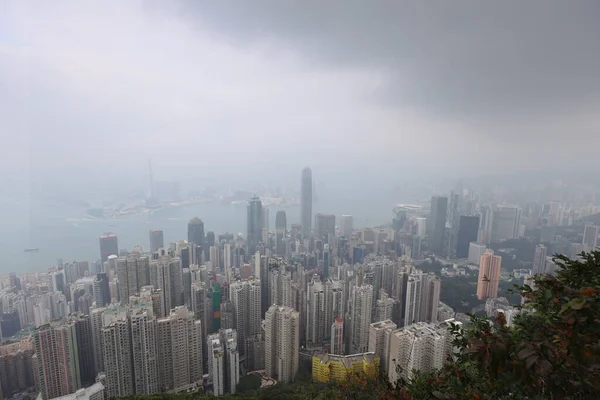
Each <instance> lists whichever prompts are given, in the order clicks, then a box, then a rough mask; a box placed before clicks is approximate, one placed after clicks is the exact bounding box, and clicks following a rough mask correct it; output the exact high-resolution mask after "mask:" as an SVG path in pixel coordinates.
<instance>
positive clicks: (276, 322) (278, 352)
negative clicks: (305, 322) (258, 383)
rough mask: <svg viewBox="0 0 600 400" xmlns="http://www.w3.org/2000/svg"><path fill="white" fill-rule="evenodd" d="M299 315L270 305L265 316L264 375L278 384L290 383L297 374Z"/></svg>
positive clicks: (291, 310) (284, 308)
mask: <svg viewBox="0 0 600 400" xmlns="http://www.w3.org/2000/svg"><path fill="white" fill-rule="evenodd" d="M299 349H300V314H299V313H298V312H297V311H294V309H292V308H290V307H282V306H277V305H272V306H271V307H270V308H269V310H267V312H266V314H265V373H266V375H267V376H270V377H272V378H274V379H276V380H278V381H279V382H292V381H293V380H294V378H295V377H296V374H297V373H298V365H299V361H300V357H299Z"/></svg>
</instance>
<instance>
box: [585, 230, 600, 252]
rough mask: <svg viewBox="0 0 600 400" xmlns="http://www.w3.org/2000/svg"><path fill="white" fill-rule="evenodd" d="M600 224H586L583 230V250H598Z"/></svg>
mask: <svg viewBox="0 0 600 400" xmlns="http://www.w3.org/2000/svg"><path fill="white" fill-rule="evenodd" d="M599 230H600V226H595V225H586V226H585V229H584V231H583V242H582V243H583V251H585V252H589V251H593V250H597V249H596V247H598V233H599Z"/></svg>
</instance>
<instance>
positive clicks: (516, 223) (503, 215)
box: [491, 206, 521, 242]
mask: <svg viewBox="0 0 600 400" xmlns="http://www.w3.org/2000/svg"><path fill="white" fill-rule="evenodd" d="M520 225H521V210H520V209H519V208H518V207H512V206H498V207H496V209H495V210H494V212H493V217H492V235H491V241H492V242H500V241H502V240H507V239H512V238H516V237H517V236H518V235H519V227H520Z"/></svg>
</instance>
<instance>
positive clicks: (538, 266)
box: [531, 244, 547, 275]
mask: <svg viewBox="0 0 600 400" xmlns="http://www.w3.org/2000/svg"><path fill="white" fill-rule="evenodd" d="M546 252H547V249H546V246H544V245H543V244H538V245H537V246H535V253H534V255H533V269H532V271H531V272H532V273H533V275H537V274H543V273H545V272H546Z"/></svg>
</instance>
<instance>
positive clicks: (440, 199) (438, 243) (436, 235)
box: [426, 196, 448, 254]
mask: <svg viewBox="0 0 600 400" xmlns="http://www.w3.org/2000/svg"><path fill="white" fill-rule="evenodd" d="M447 211H448V198H447V197H444V196H433V197H431V211H430V213H429V220H428V221H427V224H426V225H427V231H428V233H427V234H428V236H429V238H428V242H429V249H430V250H431V251H432V252H434V253H438V254H442V253H443V251H444V237H445V231H446V213H447Z"/></svg>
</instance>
